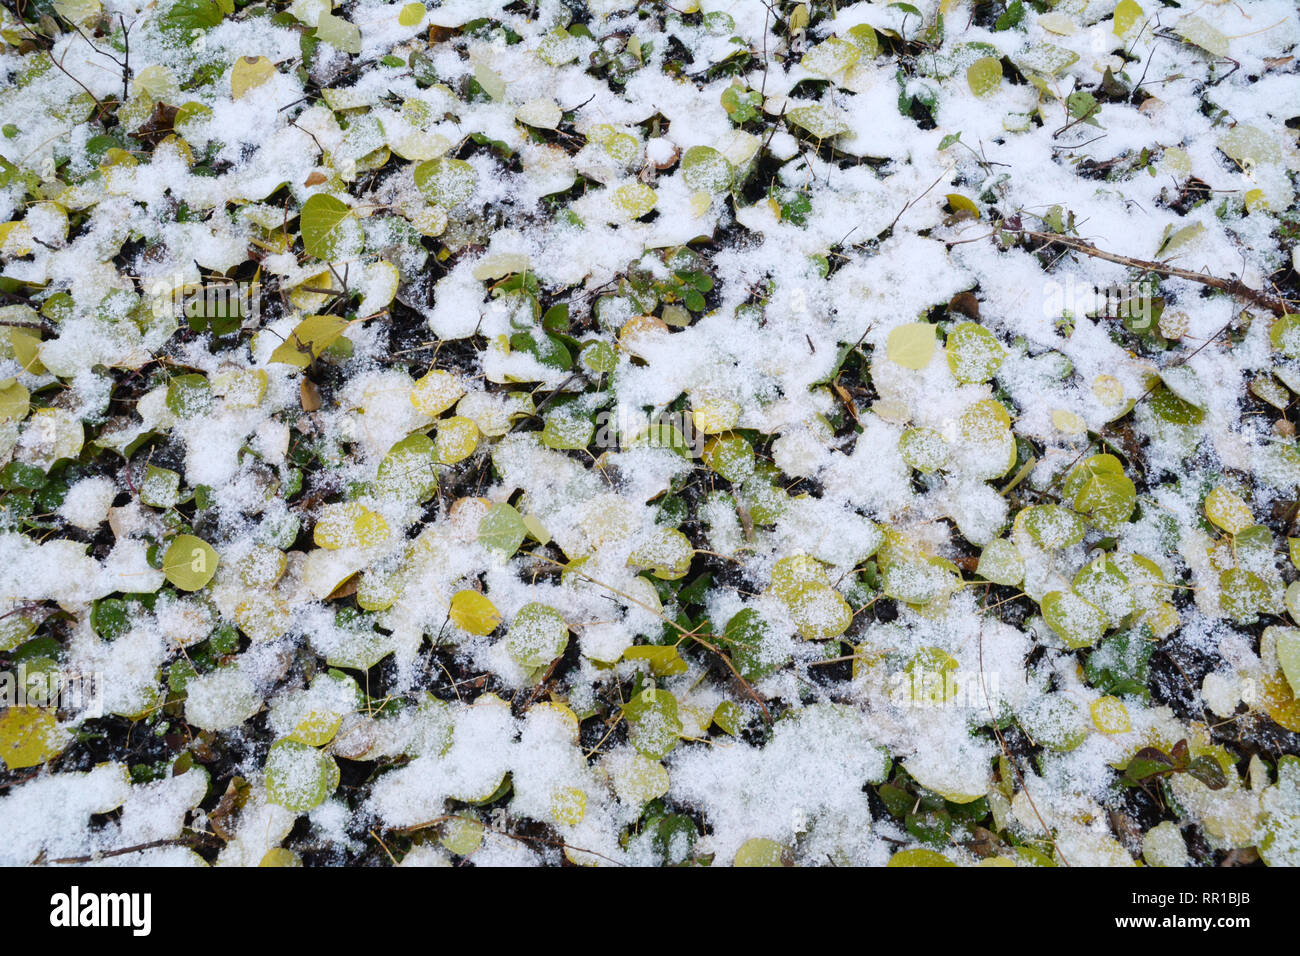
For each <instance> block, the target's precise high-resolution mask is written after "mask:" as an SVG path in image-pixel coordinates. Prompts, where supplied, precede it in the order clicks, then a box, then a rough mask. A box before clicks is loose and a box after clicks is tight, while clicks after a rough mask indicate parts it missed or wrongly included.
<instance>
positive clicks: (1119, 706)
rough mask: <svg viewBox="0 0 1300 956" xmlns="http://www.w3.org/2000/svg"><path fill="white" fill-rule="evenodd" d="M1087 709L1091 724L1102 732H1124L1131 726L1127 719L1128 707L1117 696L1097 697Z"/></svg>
mask: <svg viewBox="0 0 1300 956" xmlns="http://www.w3.org/2000/svg"><path fill="white" fill-rule="evenodd" d="M1088 709H1089V711H1090V712H1091V713H1092V722H1093V724H1094V725H1095V726H1096V728H1097V729H1098V730H1100V731H1101V732H1102V733H1103V734H1125V733H1128V732H1129V731H1130V730H1131V729H1132V727H1133V725H1132V724H1131V723H1130V722H1129V719H1128V708H1126V707H1125V706H1124V702H1123V701H1122V700H1120V699H1119V698H1118V697H1109V696H1107V697H1098V698H1097V699H1096V700H1094V701H1093V702H1092V705H1091V706H1090V707H1089V708H1088Z"/></svg>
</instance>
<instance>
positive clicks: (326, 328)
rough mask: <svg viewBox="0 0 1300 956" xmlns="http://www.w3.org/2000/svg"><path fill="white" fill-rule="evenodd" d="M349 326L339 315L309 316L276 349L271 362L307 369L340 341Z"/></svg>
mask: <svg viewBox="0 0 1300 956" xmlns="http://www.w3.org/2000/svg"><path fill="white" fill-rule="evenodd" d="M348 325H349V323H348V320H347V319H345V318H343V317H342V316H339V315H309V316H307V317H306V318H305V319H303V320H302V321H301V322H299V323H298V324H297V325H296V326H294V329H293V331H292V332H290V333H289V337H288V338H287V339H285V340H284V341H283V342H281V343H280V344H279V345H277V346H276V347H275V351H274V352H272V353H271V361H272V362H280V363H282V364H284V365H292V366H293V367H294V368H306V367H307V366H309V365H310V364H311V363H312V362H313V361H315V360H316V359H318V358H320V357H321V354H322V353H323V352H324V351H325V350H326V349H327V348H329V347H330V346H331V345H332V344H333V343H334V342H336V341H337V340H338V339H339V337H340V336H341V335H342V334H343V332H344V330H346V329H347V327H348Z"/></svg>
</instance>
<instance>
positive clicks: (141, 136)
mask: <svg viewBox="0 0 1300 956" xmlns="http://www.w3.org/2000/svg"><path fill="white" fill-rule="evenodd" d="M176 113H177V109H176V107H174V106H168V105H167V104H166V103H156V104H155V105H154V108H153V112H152V113H150V114H149V118H148V119H147V120H145V121H144V123H143V124H142V125H141V126H140V128H139V129H137V130H136V131H135V138H136V139H138V140H142V141H144V142H146V143H148V144H149V148H150V149H153V148H154V147H155V146H157V145H158V144H159V143H161V142H162V141H163V140H164V139H166V138H167V137H168V136H170V135H172V133H173V132H175V130H174V129H173V124H175V122H176Z"/></svg>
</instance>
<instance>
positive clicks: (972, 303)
mask: <svg viewBox="0 0 1300 956" xmlns="http://www.w3.org/2000/svg"><path fill="white" fill-rule="evenodd" d="M948 311H949V312H957V313H960V314H961V315H964V316H966V317H967V318H968V319H974V320H975V321H976V322H978V321H979V318H980V300H979V299H977V298H976V297H975V293H974V292H958V293H957V294H956V295H955V296H953V297H952V299H950V300H949V302H948Z"/></svg>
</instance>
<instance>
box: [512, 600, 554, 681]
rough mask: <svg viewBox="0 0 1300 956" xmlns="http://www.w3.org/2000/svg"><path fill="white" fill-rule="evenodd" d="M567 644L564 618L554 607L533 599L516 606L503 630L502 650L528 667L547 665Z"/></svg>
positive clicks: (522, 665) (521, 665)
mask: <svg viewBox="0 0 1300 956" xmlns="http://www.w3.org/2000/svg"><path fill="white" fill-rule="evenodd" d="M568 645H569V626H568V625H567V624H566V623H565V622H564V617H563V616H562V615H561V614H560V612H559V611H557V610H555V608H553V607H547V606H546V605H545V604H538V603H537V602H532V603H529V604H525V605H524V606H523V607H522V608H520V609H519V613H518V614H516V615H515V619H514V620H513V621H511V622H510V629H509V631H508V632H507V633H506V650H508V651H509V652H510V656H511V657H513V658H514V659H515V662H516V663H517V664H519V666H520V667H523V668H525V669H528V670H532V669H535V668H538V667H545V666H547V665H548V664H550V663H551V661H553V660H555V659H556V658H557V657H560V656H561V655H562V654H563V653H564V650H565V648H566V647H568Z"/></svg>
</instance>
